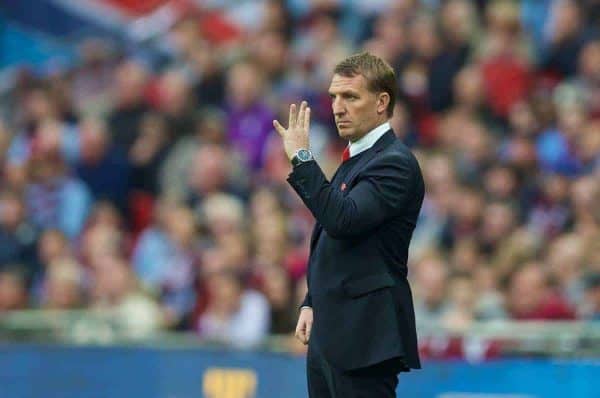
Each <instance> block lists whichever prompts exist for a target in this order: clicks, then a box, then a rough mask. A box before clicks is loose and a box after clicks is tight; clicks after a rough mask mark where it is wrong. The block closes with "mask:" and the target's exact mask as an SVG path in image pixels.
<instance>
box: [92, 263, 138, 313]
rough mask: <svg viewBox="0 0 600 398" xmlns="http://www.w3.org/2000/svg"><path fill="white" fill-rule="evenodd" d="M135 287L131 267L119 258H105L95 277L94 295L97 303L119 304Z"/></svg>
mask: <svg viewBox="0 0 600 398" xmlns="http://www.w3.org/2000/svg"><path fill="white" fill-rule="evenodd" d="M133 287H134V280H133V276H132V274H131V271H130V268H129V265H128V264H127V263H126V262H125V261H124V260H122V259H121V258H119V257H114V256H105V257H104V258H103V259H102V260H101V261H100V262H99V264H98V267H97V268H96V270H95V275H94V286H93V295H94V297H95V299H96V300H97V301H101V302H106V303H111V304H118V303H119V302H120V301H121V300H122V299H124V298H125V297H126V295H127V294H128V293H129V292H130V291H131V290H132V288H133Z"/></svg>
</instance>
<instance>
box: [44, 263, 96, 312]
mask: <svg viewBox="0 0 600 398" xmlns="http://www.w3.org/2000/svg"><path fill="white" fill-rule="evenodd" d="M84 286H85V273H84V271H83V269H82V268H81V265H79V264H78V263H77V262H75V261H73V260H72V259H58V260H55V261H53V262H51V263H50V264H49V265H48V269H47V271H46V274H45V278H44V281H43V288H42V291H43V293H42V297H41V303H40V304H41V306H42V307H43V308H47V309H53V310H72V309H77V308H81V307H82V306H83V305H84V304H85V297H84Z"/></svg>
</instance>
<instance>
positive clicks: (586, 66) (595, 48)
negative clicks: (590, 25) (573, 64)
mask: <svg viewBox="0 0 600 398" xmlns="http://www.w3.org/2000/svg"><path fill="white" fill-rule="evenodd" d="M579 72H580V73H581V74H582V75H583V76H584V77H586V78H588V79H590V80H592V81H594V82H599V81H600V40H594V41H592V42H590V43H588V44H586V45H585V46H584V47H583V49H582V50H581V54H580V55H579Z"/></svg>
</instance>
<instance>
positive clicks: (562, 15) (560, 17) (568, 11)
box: [547, 0, 581, 41]
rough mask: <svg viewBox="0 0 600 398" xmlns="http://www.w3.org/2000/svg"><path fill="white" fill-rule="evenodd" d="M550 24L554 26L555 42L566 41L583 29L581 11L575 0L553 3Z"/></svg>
mask: <svg viewBox="0 0 600 398" xmlns="http://www.w3.org/2000/svg"><path fill="white" fill-rule="evenodd" d="M547 21H548V22H547V23H548V24H553V25H552V27H553V29H552V33H553V39H554V40H555V41H560V40H564V39H566V38H568V37H570V36H571V35H573V34H575V33H576V32H577V31H578V30H579V29H580V27H581V10H580V9H579V6H578V5H577V3H576V2H575V0H561V1H556V2H554V3H553V7H552V12H551V15H550V18H548V20H547Z"/></svg>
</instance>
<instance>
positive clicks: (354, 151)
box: [349, 122, 391, 157]
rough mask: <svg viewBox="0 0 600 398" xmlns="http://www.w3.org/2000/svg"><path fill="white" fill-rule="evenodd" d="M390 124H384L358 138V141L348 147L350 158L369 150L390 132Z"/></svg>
mask: <svg viewBox="0 0 600 398" xmlns="http://www.w3.org/2000/svg"><path fill="white" fill-rule="evenodd" d="M390 129H391V127H390V122H385V123H383V124H380V125H379V126H377V127H375V128H374V129H373V130H371V131H369V132H368V133H367V134H365V135H364V136H362V137H361V138H359V139H358V140H356V141H354V142H351V143H350V144H349V146H350V157H352V156H355V155H358V154H359V153H361V152H363V151H366V150H367V149H369V148H371V147H372V146H373V145H374V144H375V143H376V142H377V140H378V139H379V138H381V136H382V135H384V134H385V133H387V131H388V130H390Z"/></svg>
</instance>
